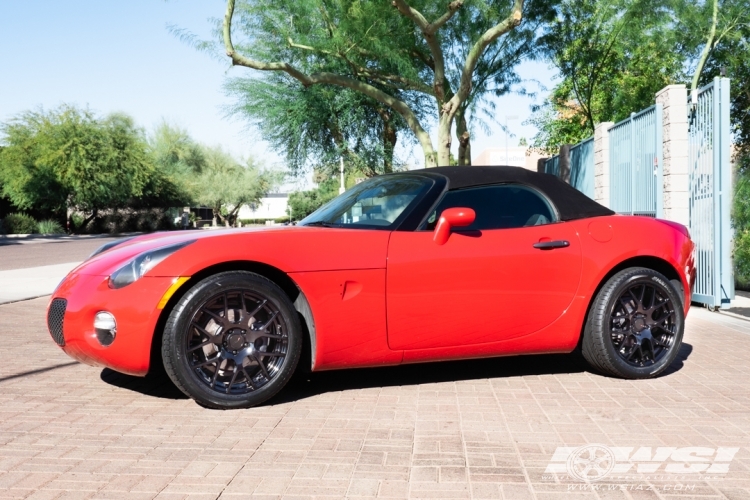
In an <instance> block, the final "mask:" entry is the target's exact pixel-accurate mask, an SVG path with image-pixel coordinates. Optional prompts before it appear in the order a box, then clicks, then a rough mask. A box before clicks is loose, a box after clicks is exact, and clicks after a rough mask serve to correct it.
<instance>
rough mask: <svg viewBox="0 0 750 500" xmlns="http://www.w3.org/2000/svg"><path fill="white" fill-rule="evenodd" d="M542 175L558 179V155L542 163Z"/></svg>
mask: <svg viewBox="0 0 750 500" xmlns="http://www.w3.org/2000/svg"><path fill="white" fill-rule="evenodd" d="M544 173H545V174H552V175H554V176H555V177H560V155H555V156H553V157H552V158H550V159H549V160H547V161H545V162H544Z"/></svg>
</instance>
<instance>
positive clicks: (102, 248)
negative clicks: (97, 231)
mask: <svg viewBox="0 0 750 500" xmlns="http://www.w3.org/2000/svg"><path fill="white" fill-rule="evenodd" d="M133 238H135V236H131V237H130V238H122V239H120V240H114V241H110V242H109V243H105V244H104V245H102V246H100V247H99V248H97V249H96V250H94V253H92V254H91V255H89V256H88V258H86V260H89V259H90V258H92V257H96V256H97V255H99V254H100V253H104V252H106V251H107V250H109V249H110V248H113V247H116V246H117V245H121V244H123V243H125V242H126V241H130V240H132V239H133Z"/></svg>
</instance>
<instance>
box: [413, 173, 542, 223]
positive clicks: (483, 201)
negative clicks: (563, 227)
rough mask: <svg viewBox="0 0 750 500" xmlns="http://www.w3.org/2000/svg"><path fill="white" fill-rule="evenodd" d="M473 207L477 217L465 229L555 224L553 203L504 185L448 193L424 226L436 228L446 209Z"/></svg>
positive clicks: (523, 189)
mask: <svg viewBox="0 0 750 500" xmlns="http://www.w3.org/2000/svg"><path fill="white" fill-rule="evenodd" d="M454 207H466V208H472V209H474V211H475V212H476V214H477V217H476V220H475V221H474V223H473V224H472V225H471V226H468V227H466V228H462V230H481V229H510V228H518V227H527V226H539V225H542V224H549V223H551V222H555V214H554V212H553V210H552V207H550V205H549V203H548V202H547V201H546V200H545V199H544V198H543V197H542V196H541V195H540V194H539V193H537V192H536V191H535V190H533V189H531V188H528V187H525V186H521V185H518V184H501V185H497V186H482V187H476V188H469V189H459V190H456V191H448V192H447V193H446V194H445V196H444V197H443V199H442V200H440V203H439V204H438V206H437V208H436V209H435V211H434V212H433V213H432V214H430V217H429V219H427V223H426V224H425V226H424V229H426V230H432V229H434V228H435V224H436V223H437V218H438V217H439V216H440V214H441V213H442V211H443V210H445V209H447V208H454Z"/></svg>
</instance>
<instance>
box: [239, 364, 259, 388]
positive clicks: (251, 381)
mask: <svg viewBox="0 0 750 500" xmlns="http://www.w3.org/2000/svg"><path fill="white" fill-rule="evenodd" d="M242 373H244V374H245V379H247V383H248V385H250V386H251V387H252V388H253V390H254V389H257V386H256V385H255V382H253V377H251V376H250V374H249V373H248V372H247V368H245V367H244V366H242Z"/></svg>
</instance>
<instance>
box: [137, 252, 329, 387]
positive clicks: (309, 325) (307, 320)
mask: <svg viewBox="0 0 750 500" xmlns="http://www.w3.org/2000/svg"><path fill="white" fill-rule="evenodd" d="M227 271H249V272H251V273H255V274H258V275H260V276H263V277H264V278H267V279H268V280H270V281H272V282H273V283H275V284H276V285H277V286H278V287H279V288H281V289H282V290H283V291H284V293H285V294H286V295H287V296H288V297H289V300H290V301H291V302H292V304H294V308H295V309H296V310H297V313H298V314H299V317H300V323H301V324H302V328H303V329H305V331H304V332H303V334H304V335H303V337H304V339H305V343H304V345H303V346H302V358H301V359H300V363H299V366H300V367H302V368H303V369H307V370H311V369H312V368H313V367H314V365H315V322H314V320H313V314H312V309H311V307H310V303H309V302H308V300H307V297H306V296H305V294H304V292H302V290H301V289H300V288H299V286H297V283H295V281H294V280H293V279H292V278H291V277H289V275H288V274H287V273H285V272H284V271H282V270H281V269H279V268H277V267H273V266H270V265H268V264H264V263H262V262H255V261H232V262H222V263H221V264H216V265H213V266H210V267H207V268H205V269H203V270H201V271H199V272H198V273H196V274H195V275H193V276H191V277H190V279H189V280H188V281H186V282H185V283H184V284H183V285H182V286H181V287H180V288H179V289H178V290H177V292H175V294H174V295H173V296H172V297H171V298H170V299H169V301H168V302H167V305H166V306H164V309H163V310H162V311H161V313H160V315H159V320H158V321H157V323H156V328H155V329H154V331H153V332H152V338H151V357H150V363H149V373H152V372H154V371H155V370H154V369H155V368H156V369H157V370H159V371H161V370H162V369H163V368H162V359H161V342H162V336H161V332H163V331H164V327H165V325H166V323H167V320H168V319H169V315H170V313H171V312H172V309H173V308H174V306H175V304H177V302H179V301H180V299H181V298H182V297H183V296H184V295H185V294H186V293H187V292H188V291H189V290H190V289H191V288H192V287H193V286H194V285H195V284H196V283H199V282H200V281H202V280H204V279H206V278H208V277H209V276H213V275H215V274H219V273H223V272H227ZM305 357H307V359H309V360H310V364H309V365H308V364H307V363H303V362H302V360H304V359H306V358H305Z"/></svg>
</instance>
